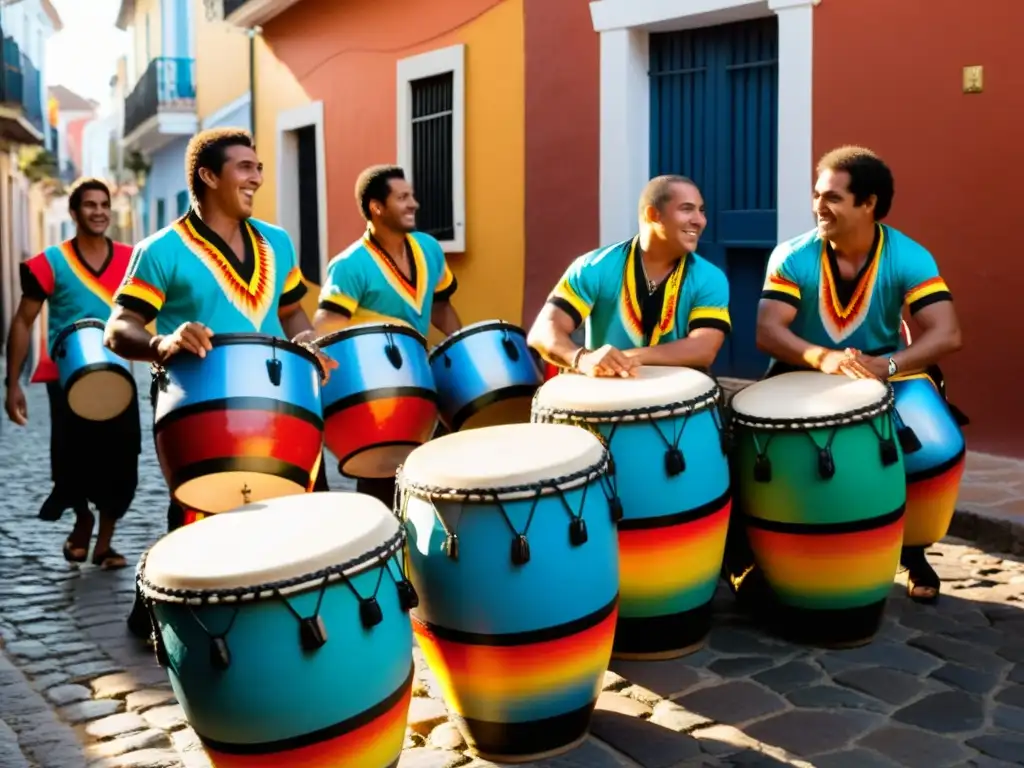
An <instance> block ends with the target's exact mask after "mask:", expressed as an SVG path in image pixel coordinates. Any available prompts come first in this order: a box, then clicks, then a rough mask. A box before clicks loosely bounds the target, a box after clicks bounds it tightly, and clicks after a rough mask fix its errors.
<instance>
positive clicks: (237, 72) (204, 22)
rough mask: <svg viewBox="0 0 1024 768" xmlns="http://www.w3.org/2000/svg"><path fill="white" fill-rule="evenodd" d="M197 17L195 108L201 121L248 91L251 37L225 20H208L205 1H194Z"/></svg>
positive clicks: (193, 9) (193, 12)
mask: <svg viewBox="0 0 1024 768" xmlns="http://www.w3.org/2000/svg"><path fill="white" fill-rule="evenodd" d="M192 4H193V8H192V17H193V18H194V19H195V20H196V29H195V45H196V111H197V113H198V116H199V121H200V123H202V121H203V120H204V119H206V118H207V117H209V116H210V115H212V114H214V113H215V112H216V111H217V110H218V109H220V108H221V107H223V106H225V105H227V104H230V103H231V102H233V101H235V100H236V99H239V98H241V97H242V96H243V95H244V94H245V93H246V92H247V91H248V90H249V38H248V37H247V36H246V34H245V31H244V30H242V29H239V28H238V27H235V26H233V25H231V24H228V23H227V22H224V21H209V20H208V19H207V18H206V7H205V5H204V3H203V0H193V2H192Z"/></svg>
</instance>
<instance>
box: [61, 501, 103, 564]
mask: <svg viewBox="0 0 1024 768" xmlns="http://www.w3.org/2000/svg"><path fill="white" fill-rule="evenodd" d="M75 515H76V519H75V527H74V528H72V529H71V533H70V534H68V537H67V539H65V541H64V549H63V552H62V554H63V555H64V559H65V560H67V561H68V562H69V563H84V562H85V561H86V560H87V559H88V558H89V541H90V540H91V539H92V527H93V525H95V522H96V521H95V519H94V518H93V515H92V512H91V511H89V508H88V507H86V508H85V510H84V511H83V510H75ZM83 520H88V522H89V524H88V525H85V524H84V523H83ZM83 539H84V543H83V544H81V545H79V546H76V543H77V541H82V540H83ZM76 540H77V541H76Z"/></svg>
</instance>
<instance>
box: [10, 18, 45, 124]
mask: <svg viewBox="0 0 1024 768" xmlns="http://www.w3.org/2000/svg"><path fill="white" fill-rule="evenodd" d="M0 39H2V40H3V65H2V69H0V103H3V104H8V105H17V106H20V107H21V110H22V113H23V115H24V117H25V119H26V120H28V122H29V123H31V124H32V125H33V126H35V128H36V129H37V130H38V131H40V132H44V130H43V125H44V123H43V87H42V82H41V80H40V76H39V70H38V69H36V67H35V65H34V64H33V63H32V62H31V61H30V60H29V58H28V56H26V55H25V53H24V52H23V51H22V50H21V47H20V46H19V45H18V44H17V43H16V42H14V38H11V37H4V36H3V29H2V28H0Z"/></svg>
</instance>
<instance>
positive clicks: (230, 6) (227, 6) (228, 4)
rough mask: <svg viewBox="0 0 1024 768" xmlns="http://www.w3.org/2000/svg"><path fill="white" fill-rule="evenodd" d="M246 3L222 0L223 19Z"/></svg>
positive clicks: (244, 1) (246, 0)
mask: <svg viewBox="0 0 1024 768" xmlns="http://www.w3.org/2000/svg"><path fill="white" fill-rule="evenodd" d="M248 2H249V0H224V18H225V19H226V18H228V17H229V16H230V15H231V14H232V13H234V12H235V11H237V10H238V9H239V8H241V7H242V6H243V5H245V4H246V3H248Z"/></svg>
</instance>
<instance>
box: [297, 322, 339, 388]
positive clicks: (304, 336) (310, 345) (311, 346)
mask: <svg viewBox="0 0 1024 768" xmlns="http://www.w3.org/2000/svg"><path fill="white" fill-rule="evenodd" d="M316 340H317V335H316V331H314V330H312V329H310V330H308V331H302V332H301V333H298V334H296V335H295V338H293V339H292V343H293V344H299V345H301V346H303V347H305V348H306V349H308V350H309V351H310V352H312V353H313V354H314V355H316V359H317V361H318V362H319V363H320V384H321V385H324V384H326V383H327V382H328V381H329V380H330V378H331V371H332V370H334V369H335V368H337V367H338V361H337V360H335V359H334V358H333V357H329V356H328V355H327V353H326V352H324V351H323V350H322V349H320V347H318V346H317V344H316Z"/></svg>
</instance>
